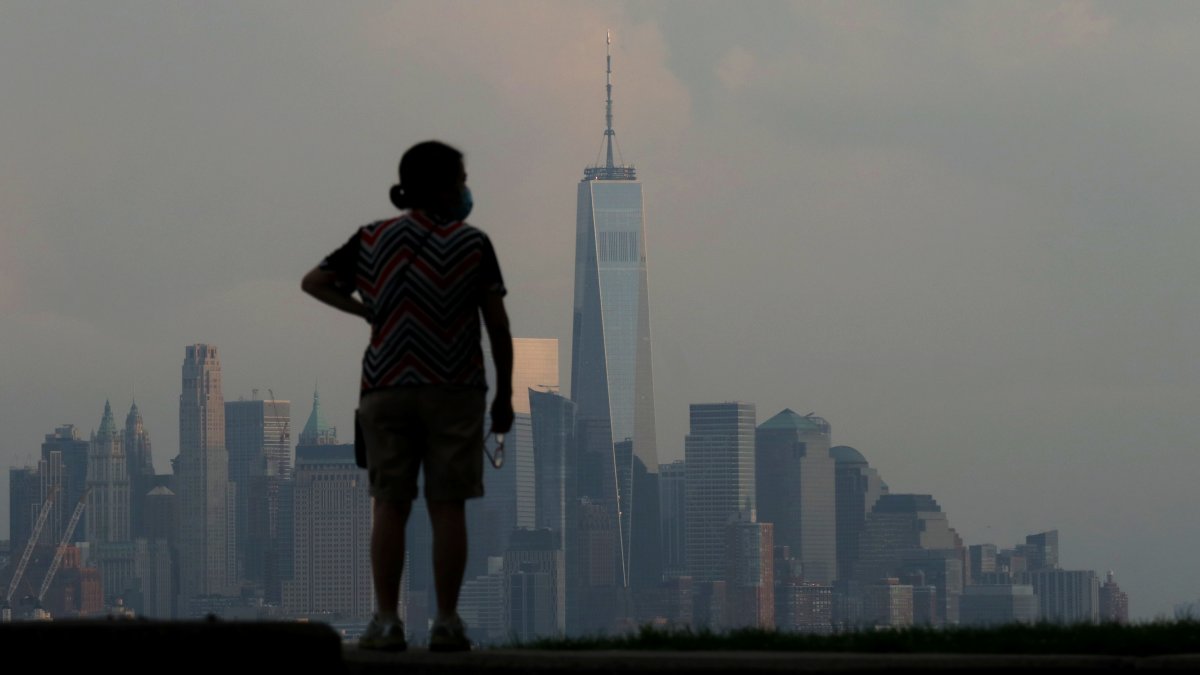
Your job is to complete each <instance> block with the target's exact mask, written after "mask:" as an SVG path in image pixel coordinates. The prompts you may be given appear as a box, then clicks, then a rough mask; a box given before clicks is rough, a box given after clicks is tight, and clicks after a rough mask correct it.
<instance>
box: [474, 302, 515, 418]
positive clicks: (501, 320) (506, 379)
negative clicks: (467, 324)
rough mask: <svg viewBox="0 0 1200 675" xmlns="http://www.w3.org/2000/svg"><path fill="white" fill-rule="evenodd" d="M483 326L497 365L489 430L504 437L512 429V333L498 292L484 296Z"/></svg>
mask: <svg viewBox="0 0 1200 675" xmlns="http://www.w3.org/2000/svg"><path fill="white" fill-rule="evenodd" d="M480 309H481V310H483V323H484V325H485V326H486V327H487V334H488V341H489V342H490V343H491V345H492V359H493V360H494V361H495V362H496V398H495V399H494V400H493V401H492V431H494V432H496V433H498V434H503V433H506V432H508V430H509V429H511V428H512V423H513V407H512V394H513V392H512V369H513V347H512V334H511V333H510V332H509V328H508V312H506V311H505V310H504V297H503V296H501V295H500V294H499V293H490V292H489V293H485V294H484V297H483V302H481V303H480Z"/></svg>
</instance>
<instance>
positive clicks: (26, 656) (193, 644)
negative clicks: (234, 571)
mask: <svg viewBox="0 0 1200 675" xmlns="http://www.w3.org/2000/svg"><path fill="white" fill-rule="evenodd" d="M0 653H3V654H4V656H5V661H6V662H7V663H8V664H13V665H15V664H17V663H23V664H29V663H31V662H32V667H33V670H31V671H30V672H45V673H59V672H76V673H89V672H109V671H113V672H120V673H162V672H169V673H192V672H203V673H206V674H207V675H222V674H224V673H230V674H232V673H244V672H262V673H268V672H291V673H344V672H346V666H345V663H344V662H343V660H342V642H341V639H340V638H339V637H338V635H337V633H335V632H334V631H333V629H331V628H330V627H329V626H327V625H324V624H317V623H296V622H270V623H268V622H237V621H148V620H129V619H123V620H105V619H95V620H68V621H48V622H42V621H19V622H14V623H5V624H0ZM77 669H78V670H77ZM293 669H295V670H293Z"/></svg>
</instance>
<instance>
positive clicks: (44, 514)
mask: <svg viewBox="0 0 1200 675" xmlns="http://www.w3.org/2000/svg"><path fill="white" fill-rule="evenodd" d="M58 491H59V486H57V485H55V486H54V487H52V488H50V494H48V495H46V501H45V502H44V503H43V504H42V510H41V512H40V513H38V517H37V522H36V523H34V525H33V532H30V533H29V543H27V544H25V552H24V553H22V554H21V561H20V562H18V563H17V569H16V570H15V571H14V572H13V576H12V579H11V580H10V581H9V582H8V592H7V593H5V594H4V604H6V605H9V606H11V603H12V597H13V593H16V592H17V586H19V585H20V583H21V577H23V576H25V567H26V566H27V565H29V558H31V557H32V556H33V549H34V547H35V546H37V542H38V539H41V537H42V528H43V527H45V526H46V519H47V518H49V517H50V511H52V510H53V509H54V499H55V497H57V496H58Z"/></svg>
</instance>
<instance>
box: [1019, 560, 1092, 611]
mask: <svg viewBox="0 0 1200 675" xmlns="http://www.w3.org/2000/svg"><path fill="white" fill-rule="evenodd" d="M1017 576H1018V580H1019V581H1020V583H1023V584H1029V585H1031V586H1033V592H1034V593H1035V594H1036V595H1037V598H1038V619H1039V620H1041V621H1049V622H1051V623H1062V624H1075V623H1096V622H1097V621H1099V620H1100V579H1099V577H1097V576H1096V573H1095V572H1094V571H1092V570H1063V569H1050V568H1042V569H1040V570H1036V571H1030V572H1023V573H1021V574H1019V575H1017Z"/></svg>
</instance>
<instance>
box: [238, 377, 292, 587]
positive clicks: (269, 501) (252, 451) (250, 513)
mask: <svg viewBox="0 0 1200 675" xmlns="http://www.w3.org/2000/svg"><path fill="white" fill-rule="evenodd" d="M291 416H292V406H291V402H290V401H283V400H261V399H254V400H249V401H247V400H239V401H226V402H225V445H226V447H227V448H228V449H229V478H230V481H231V482H233V484H234V486H235V490H236V494H237V510H236V517H235V519H234V520H235V521H236V523H237V529H236V533H237V553H238V569H239V570H240V572H241V578H242V579H244V580H245V581H248V582H251V583H253V584H256V585H259V586H265V585H267V584H268V581H273V580H274V579H276V578H278V560H277V557H276V551H277V547H278V537H279V532H278V531H279V500H280V497H281V489H282V483H283V481H285V480H287V479H288V478H289V477H290V476H291V473H292V460H291V455H292V450H291V446H292V443H291V430H290V427H291ZM277 599H278V598H276V600H277Z"/></svg>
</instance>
